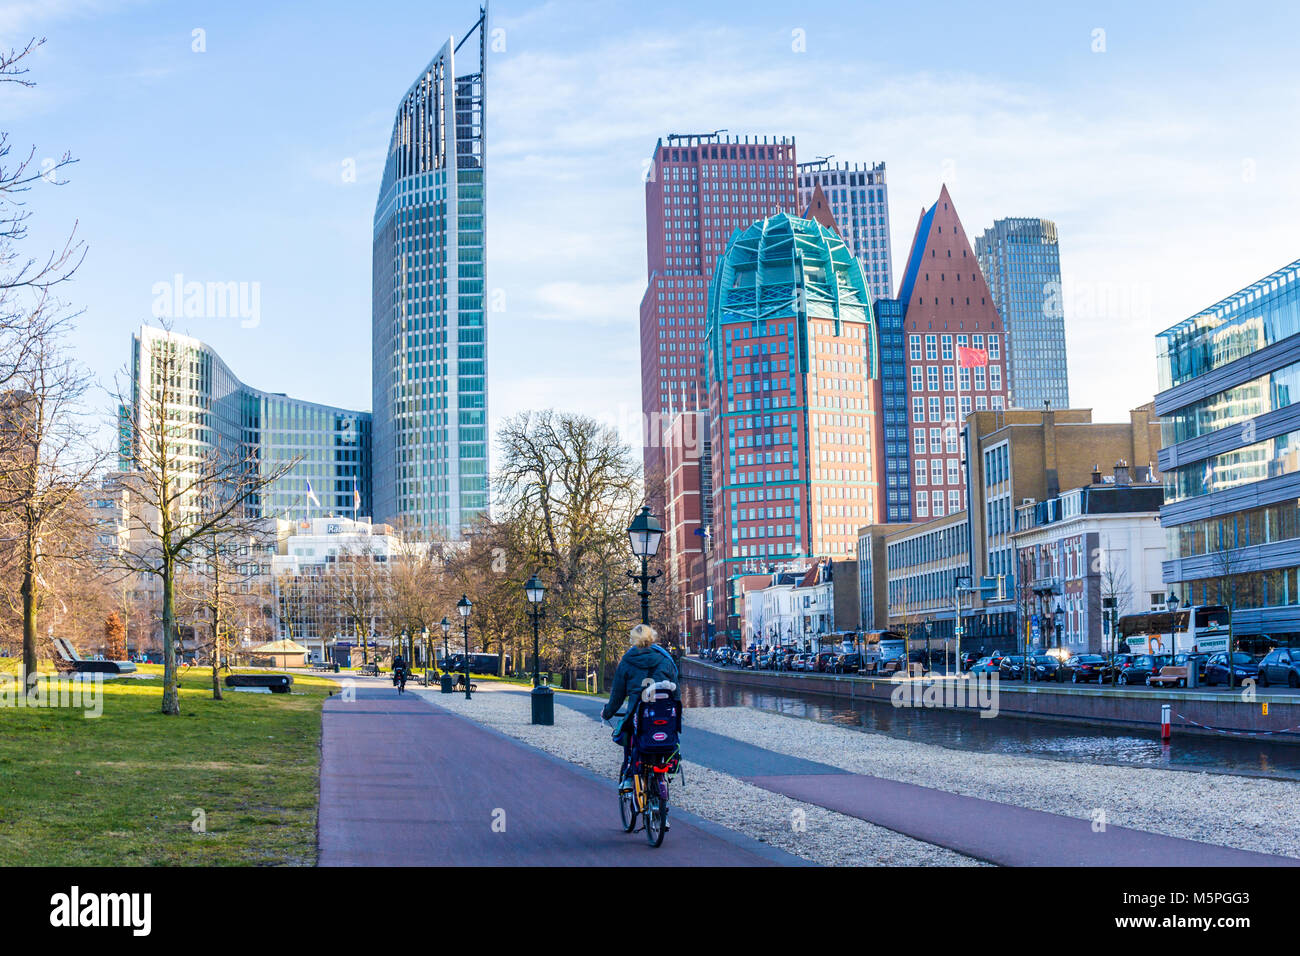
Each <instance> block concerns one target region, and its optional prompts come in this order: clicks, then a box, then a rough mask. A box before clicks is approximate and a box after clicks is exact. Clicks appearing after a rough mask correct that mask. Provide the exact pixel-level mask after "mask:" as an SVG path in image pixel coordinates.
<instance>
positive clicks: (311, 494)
mask: <svg viewBox="0 0 1300 956" xmlns="http://www.w3.org/2000/svg"><path fill="white" fill-rule="evenodd" d="M307 500H308V501H310V502H311V503H312V504H314V505H315V506H316V507H317V508H319V507H320V499H319V498H317V497H316V492H314V491H312V490H311V479H310V478H308V479H307Z"/></svg>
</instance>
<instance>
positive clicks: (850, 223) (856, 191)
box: [799, 159, 894, 299]
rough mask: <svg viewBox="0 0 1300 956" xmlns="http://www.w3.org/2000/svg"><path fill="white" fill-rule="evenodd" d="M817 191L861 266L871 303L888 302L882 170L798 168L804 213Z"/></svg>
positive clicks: (875, 166) (890, 286)
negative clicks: (824, 200) (885, 300)
mask: <svg viewBox="0 0 1300 956" xmlns="http://www.w3.org/2000/svg"><path fill="white" fill-rule="evenodd" d="M818 186H820V187H821V188H822V192H823V193H824V194H825V195H826V201H827V203H828V205H829V206H830V210H831V213H832V214H833V215H834V216H835V222H836V224H837V225H838V227H839V233H840V235H841V236H842V237H843V238H844V241H845V243H847V244H848V247H849V251H850V252H852V253H853V255H854V256H855V257H856V258H857V260H858V262H860V263H861V264H862V271H863V273H864V274H865V275H866V277H867V288H868V289H870V290H871V295H872V298H875V299H887V298H889V297H890V296H891V295H893V293H894V269H893V259H892V248H891V246H890V243H889V185H888V183H887V182H886V180H885V164H884V163H831V162H830V161H829V160H828V159H820V160H816V161H814V162H810V163H800V164H799V208H800V209H806V208H807V206H808V203H809V202H810V201H811V200H812V196H813V192H814V190H816V188H817V187H818Z"/></svg>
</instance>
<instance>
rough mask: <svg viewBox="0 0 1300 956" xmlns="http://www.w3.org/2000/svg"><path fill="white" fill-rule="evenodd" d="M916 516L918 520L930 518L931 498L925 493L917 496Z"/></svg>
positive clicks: (919, 493) (922, 492)
mask: <svg viewBox="0 0 1300 956" xmlns="http://www.w3.org/2000/svg"><path fill="white" fill-rule="evenodd" d="M916 516H917V517H918V518H928V517H930V498H929V496H928V495H926V493H925V492H924V491H921V492H917V495H916Z"/></svg>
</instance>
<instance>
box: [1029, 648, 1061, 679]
mask: <svg viewBox="0 0 1300 956" xmlns="http://www.w3.org/2000/svg"><path fill="white" fill-rule="evenodd" d="M1060 667H1061V659H1060V658H1059V657H1053V656H1052V655H1051V654H1038V655H1036V656H1035V657H1032V658H1030V668H1029V679H1030V680H1056V672H1057V671H1058V670H1059V669H1060Z"/></svg>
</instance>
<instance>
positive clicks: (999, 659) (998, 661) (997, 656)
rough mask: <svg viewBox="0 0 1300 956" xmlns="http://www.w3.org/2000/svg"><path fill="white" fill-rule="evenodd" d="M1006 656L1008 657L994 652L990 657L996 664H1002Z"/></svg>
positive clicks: (999, 652)
mask: <svg viewBox="0 0 1300 956" xmlns="http://www.w3.org/2000/svg"><path fill="white" fill-rule="evenodd" d="M1006 656H1007V655H1006V654H1003V653H1002V652H1001V651H994V652H993V653H992V654H990V655H989V659H990V660H992V661H993V663H994V664H1001V663H1002V658H1004V657H1006Z"/></svg>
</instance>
